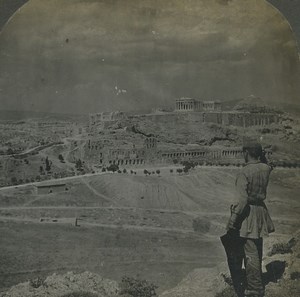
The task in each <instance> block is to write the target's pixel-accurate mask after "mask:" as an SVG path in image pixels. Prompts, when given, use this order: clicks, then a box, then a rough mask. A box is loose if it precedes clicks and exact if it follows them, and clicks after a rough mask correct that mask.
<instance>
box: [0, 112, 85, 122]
mask: <svg viewBox="0 0 300 297" xmlns="http://www.w3.org/2000/svg"><path fill="white" fill-rule="evenodd" d="M28 119H43V120H46V119H48V120H58V121H76V122H85V121H87V119H88V116H87V115H85V114H63V113H47V112H38V111H19V110H0V121H21V120H28Z"/></svg>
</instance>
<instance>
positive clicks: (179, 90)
mask: <svg viewBox="0 0 300 297" xmlns="http://www.w3.org/2000/svg"><path fill="white" fill-rule="evenodd" d="M153 3H154V2H149V1H146V0H127V1H117V0H116V1H111V0H102V1H100V0H99V1H96V0H95V1H85V0H81V1H80V0H76V1H75V0H74V1H69V0H52V1H43V0H35V1H32V2H30V3H28V5H26V7H24V8H23V9H22V10H21V11H20V12H19V13H17V14H16V15H15V17H14V18H13V20H12V21H11V22H10V24H8V26H7V27H6V28H5V30H4V31H3V32H2V34H1V35H0V65H1V67H0V89H1V90H2V91H1V94H0V96H1V97H0V98H1V103H2V106H3V107H4V108H5V107H10V108H19V107H20V106H22V108H24V106H25V107H26V106H34V107H35V108H37V109H46V110H49V109H50V110H51V111H60V110H62V108H61V107H62V106H63V108H64V109H65V110H68V111H70V112H71V111H73V112H89V111H94V110H96V109H101V110H102V109H103V110H111V109H115V108H116V109H121V108H122V109H123V108H124V109H131V108H143V109H144V108H145V107H154V106H157V105H160V103H163V104H164V105H166V103H169V104H170V105H173V101H174V98H176V97H180V96H195V97H202V98H204V99H205V98H210V99H211V98H218V99H221V100H222V99H232V98H236V97H243V96H248V95H249V94H255V95H258V96H261V97H266V98H269V99H270V100H271V99H272V98H275V99H277V100H281V99H282V98H285V100H291V101H292V100H296V98H297V96H298V92H299V87H298V86H297V83H296V81H297V79H298V78H299V61H298V55H297V50H296V44H295V41H294V39H293V36H292V33H291V32H290V29H289V26H288V24H287V23H286V22H284V21H283V19H282V17H281V16H280V15H278V13H277V12H276V11H275V10H273V9H272V8H271V7H270V6H269V5H266V4H265V3H264V2H263V1H259V0H253V1H251V3H250V1H243V2H241V1H239V0H232V1H226V2H224V1H222V3H220V1H208V0H191V1H190V2H185V1H179V0H166V1H160V2H156V4H153ZM153 32H155V34H154V33H153ZM115 86H118V90H115ZM125 90H126V91H125ZM56 91H58V92H57V93H56ZM19 102H22V104H19ZM83 102H84V104H83Z"/></svg>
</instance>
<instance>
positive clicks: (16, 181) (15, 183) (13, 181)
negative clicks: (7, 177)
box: [11, 176, 18, 185]
mask: <svg viewBox="0 0 300 297" xmlns="http://www.w3.org/2000/svg"><path fill="white" fill-rule="evenodd" d="M11 183H12V184H13V185H17V184H18V180H17V178H16V177H15V176H13V177H12V178H11Z"/></svg>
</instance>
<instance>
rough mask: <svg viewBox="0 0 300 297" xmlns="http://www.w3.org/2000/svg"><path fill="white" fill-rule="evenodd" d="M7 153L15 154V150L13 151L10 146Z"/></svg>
mask: <svg viewBox="0 0 300 297" xmlns="http://www.w3.org/2000/svg"><path fill="white" fill-rule="evenodd" d="M6 153H7V154H8V155H13V154H14V151H13V149H12V148H11V147H10V148H8V149H7V151H6Z"/></svg>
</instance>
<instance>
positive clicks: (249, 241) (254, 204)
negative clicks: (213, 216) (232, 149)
mask: <svg viewBox="0 0 300 297" xmlns="http://www.w3.org/2000/svg"><path fill="white" fill-rule="evenodd" d="M243 154H244V158H245V162H246V165H245V166H244V167H243V169H242V170H241V172H240V173H239V174H238V176H237V179H236V183H235V186H236V190H237V191H236V192H237V201H236V202H235V204H233V205H232V206H231V217H230V220H229V223H228V225H227V230H228V231H227V234H226V237H227V241H228V238H229V242H231V244H230V245H229V249H226V252H227V256H228V264H229V268H230V272H231V275H232V279H233V284H234V287H235V290H236V292H237V294H238V296H247V297H248V296H249V297H250V296H251V297H262V296H264V283H263V279H262V267H261V266H262V250H263V237H265V236H268V235H269V233H271V232H274V225H273V222H272V220H271V218H270V216H269V213H268V210H267V207H266V205H265V203H264V200H265V199H266V194H267V186H268V182H269V176H270V173H271V170H272V168H271V167H270V166H269V165H267V164H266V163H265V162H262V160H263V150H262V146H261V145H260V144H259V143H249V144H246V145H244V147H243ZM223 240H224V239H222V242H223V244H224V241H223ZM224 246H225V244H224ZM228 251H229V253H228ZM243 260H244V264H245V270H246V282H245V283H244V284H242V282H243V281H242V262H243Z"/></svg>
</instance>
